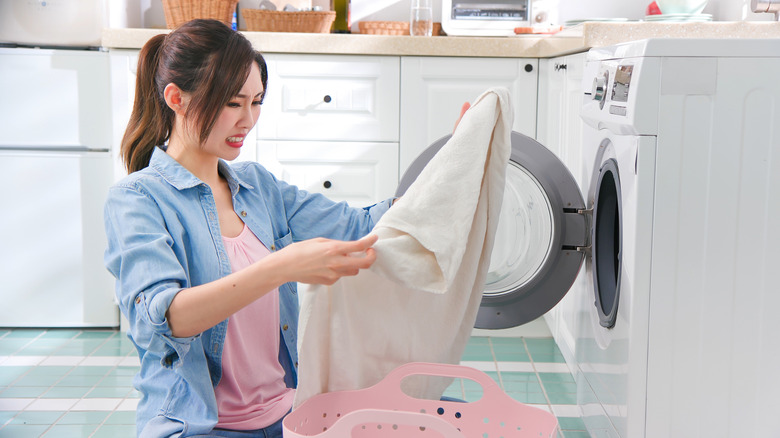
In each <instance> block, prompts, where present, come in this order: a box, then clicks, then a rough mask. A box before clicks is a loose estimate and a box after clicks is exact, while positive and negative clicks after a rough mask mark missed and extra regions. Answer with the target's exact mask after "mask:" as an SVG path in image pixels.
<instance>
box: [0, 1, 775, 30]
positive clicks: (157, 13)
mask: <svg viewBox="0 0 780 438" xmlns="http://www.w3.org/2000/svg"><path fill="white" fill-rule="evenodd" d="M0 1H2V0H0ZM279 1H283V0H279ZM547 1H557V2H558V11H559V12H558V15H559V21H560V22H561V23H565V22H566V21H568V20H582V19H586V18H616V17H620V18H628V19H630V20H640V19H642V18H643V17H644V16H645V10H646V8H647V5H648V4H649V3H650V2H651V1H652V0H622V1H615V0H547ZM311 2H312V5H318V6H322V7H323V8H325V9H327V8H329V7H330V0H311ZM109 4H110V6H111V8H112V10H111V11H110V13H111V15H112V26H116V27H119V26H126V27H147V28H164V27H165V16H164V14H163V9H162V2H161V1H160V0H112V1H111V2H110V3H109ZM259 4H260V0H240V1H239V8H240V9H251V8H256V7H257V6H258V5H259ZM409 6H410V0H352V23H353V29H354V30H355V31H357V25H356V23H357V22H358V21H361V20H366V21H368V20H379V21H385V20H387V21H406V20H408V19H409ZM704 12H705V13H707V14H712V16H713V20H717V21H740V20H749V21H771V20H773V19H774V16H773V15H772V14H756V13H753V12H751V11H750V0H710V1H709V3H708V4H707V7H706V8H704ZM441 13H442V10H441V0H433V16H434V17H436V18H434V20H435V21H441ZM239 27H241V28H243V27H244V26H243V20H241V18H240V17H239Z"/></svg>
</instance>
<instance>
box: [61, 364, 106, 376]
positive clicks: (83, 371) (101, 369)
mask: <svg viewBox="0 0 780 438" xmlns="http://www.w3.org/2000/svg"><path fill="white" fill-rule="evenodd" d="M113 369H114V367H111V366H77V367H73V369H72V370H71V372H70V373H69V375H71V376H100V377H103V376H106V375H108V374H109V373H111V372H112V371H113Z"/></svg>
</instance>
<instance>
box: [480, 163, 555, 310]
mask: <svg viewBox="0 0 780 438" xmlns="http://www.w3.org/2000/svg"><path fill="white" fill-rule="evenodd" d="M553 232H554V230H553V212H552V207H551V206H550V200H549V199H548V198H547V195H546V194H545V192H544V188H543V187H542V185H541V184H540V183H539V181H538V180H537V179H536V178H535V177H534V176H533V175H531V174H530V173H528V170H526V169H525V168H523V167H521V166H519V165H518V164H517V163H515V162H510V163H509V165H508V166H507V169H506V187H505V188H504V201H503V203H502V204H501V214H500V216H499V219H498V227H497V230H496V236H500V237H497V238H496V241H495V243H494V245H493V253H492V255H491V258H490V266H489V268H488V273H487V279H486V281H485V291H484V294H485V295H488V296H501V295H504V294H507V293H512V292H513V291H514V290H516V289H517V288H518V287H520V286H522V285H523V284H525V283H527V282H528V281H529V280H530V279H532V278H534V277H535V276H536V275H537V274H538V273H539V270H540V269H542V266H544V262H545V260H547V258H548V257H549V255H550V251H552V243H553Z"/></svg>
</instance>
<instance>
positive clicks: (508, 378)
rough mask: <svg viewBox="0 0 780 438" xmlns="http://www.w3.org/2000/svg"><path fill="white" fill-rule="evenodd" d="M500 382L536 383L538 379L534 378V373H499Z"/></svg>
mask: <svg viewBox="0 0 780 438" xmlns="http://www.w3.org/2000/svg"><path fill="white" fill-rule="evenodd" d="M501 380H502V381H503V382H526V381H533V382H538V381H539V378H538V377H536V373H531V372H522V371H501Z"/></svg>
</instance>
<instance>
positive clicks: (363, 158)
mask: <svg viewBox="0 0 780 438" xmlns="http://www.w3.org/2000/svg"><path fill="white" fill-rule="evenodd" d="M258 161H259V162H260V163H261V164H263V165H264V166H265V167H266V169H268V170H269V171H271V172H272V173H273V174H274V175H275V176H276V177H277V178H279V179H281V180H283V181H286V182H288V183H290V184H293V185H295V186H298V188H301V189H304V190H307V191H309V192H314V193H322V194H324V195H325V196H327V197H328V198H330V199H332V200H334V201H347V202H348V203H349V204H350V205H351V206H353V207H365V206H368V205H371V204H375V203H377V202H379V201H381V200H383V199H387V198H390V197H392V196H393V194H394V193H395V189H396V186H397V185H398V177H397V175H398V143H366V142H348V143H346V142H345V143H340V142H310V141H306V142H300V141H268V140H259V142H258Z"/></svg>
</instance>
